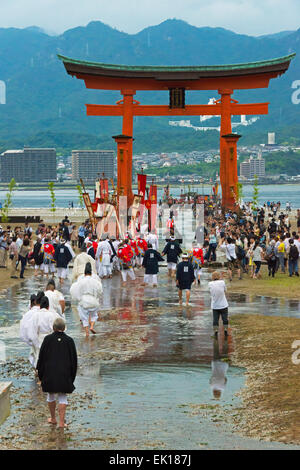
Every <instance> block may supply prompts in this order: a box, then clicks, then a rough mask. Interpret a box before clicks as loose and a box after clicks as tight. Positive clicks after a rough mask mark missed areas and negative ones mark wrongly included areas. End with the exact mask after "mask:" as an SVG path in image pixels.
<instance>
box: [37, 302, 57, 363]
mask: <svg viewBox="0 0 300 470" xmlns="http://www.w3.org/2000/svg"><path fill="white" fill-rule="evenodd" d="M56 318H61V316H60V315H59V314H58V313H57V312H54V311H52V310H49V299H48V297H46V296H44V297H42V299H41V304H40V309H37V310H35V311H34V313H33V315H32V318H31V321H32V338H31V340H32V345H33V351H32V352H33V365H34V368H36V365H37V361H38V357H39V353H40V347H41V345H42V343H43V341H44V338H45V336H47V335H50V334H51V333H52V331H53V323H54V320H56Z"/></svg>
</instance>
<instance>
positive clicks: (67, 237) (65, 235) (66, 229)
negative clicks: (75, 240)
mask: <svg viewBox="0 0 300 470" xmlns="http://www.w3.org/2000/svg"><path fill="white" fill-rule="evenodd" d="M62 235H63V238H64V239H65V240H67V242H69V241H70V240H71V237H70V232H69V227H68V226H67V225H64V226H63V232H62Z"/></svg>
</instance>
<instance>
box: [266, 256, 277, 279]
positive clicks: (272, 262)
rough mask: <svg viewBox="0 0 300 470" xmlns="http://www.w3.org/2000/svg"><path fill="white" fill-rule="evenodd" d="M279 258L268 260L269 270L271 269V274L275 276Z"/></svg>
mask: <svg viewBox="0 0 300 470" xmlns="http://www.w3.org/2000/svg"><path fill="white" fill-rule="evenodd" d="M277 259H278V258H275V259H274V260H271V259H270V260H269V261H268V270H269V274H272V276H273V277H274V275H275V272H276V267H277V266H276V265H277Z"/></svg>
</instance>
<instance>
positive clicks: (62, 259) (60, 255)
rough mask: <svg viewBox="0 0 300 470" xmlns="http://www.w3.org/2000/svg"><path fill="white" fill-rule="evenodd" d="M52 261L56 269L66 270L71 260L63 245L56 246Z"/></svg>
mask: <svg viewBox="0 0 300 470" xmlns="http://www.w3.org/2000/svg"><path fill="white" fill-rule="evenodd" d="M54 259H55V261H56V266H57V267H58V268H67V267H68V264H69V262H70V261H71V259H72V255H71V253H70V250H69V248H68V247H67V246H66V245H65V244H61V245H57V247H56V249H55V254H54Z"/></svg>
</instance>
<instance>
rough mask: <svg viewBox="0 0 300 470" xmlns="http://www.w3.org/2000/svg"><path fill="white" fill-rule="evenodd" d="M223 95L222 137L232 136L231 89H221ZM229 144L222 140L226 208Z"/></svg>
mask: <svg viewBox="0 0 300 470" xmlns="http://www.w3.org/2000/svg"><path fill="white" fill-rule="evenodd" d="M218 92H219V93H220V95H221V100H220V102H221V129H220V135H221V136H222V135H226V134H231V94H232V93H233V90H231V89H220V90H218ZM226 155H227V144H226V141H225V140H224V139H222V137H221V138H220V182H221V187H222V206H223V207H225V208H226V201H228V199H229V198H230V190H229V181H228V178H229V176H228V161H227V157H226Z"/></svg>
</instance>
